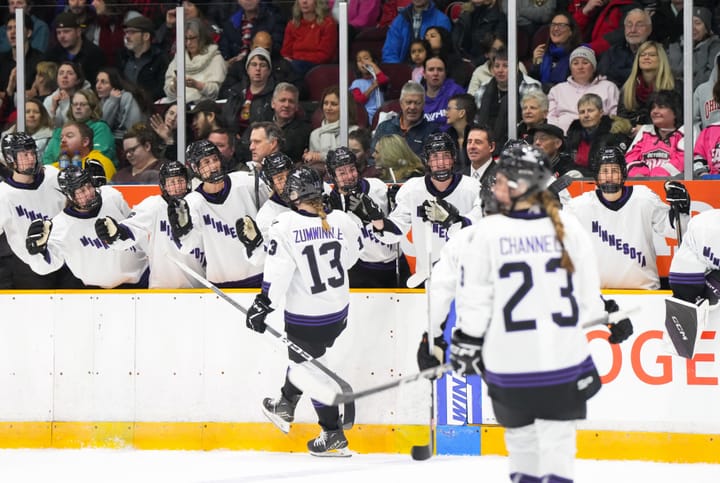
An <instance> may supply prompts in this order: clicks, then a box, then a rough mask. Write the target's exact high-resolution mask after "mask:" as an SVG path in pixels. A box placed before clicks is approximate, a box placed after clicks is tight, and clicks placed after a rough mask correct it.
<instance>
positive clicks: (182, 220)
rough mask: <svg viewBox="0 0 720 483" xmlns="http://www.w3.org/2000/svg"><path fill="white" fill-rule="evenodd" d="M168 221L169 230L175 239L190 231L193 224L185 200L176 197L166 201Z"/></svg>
mask: <svg viewBox="0 0 720 483" xmlns="http://www.w3.org/2000/svg"><path fill="white" fill-rule="evenodd" d="M168 221H169V222H170V231H172V235H173V237H174V238H175V239H176V240H179V239H180V238H181V237H183V236H185V235H187V234H188V233H190V230H192V227H193V224H192V219H191V217H190V210H189V209H188V204H187V201H185V200H184V199H182V198H179V199H177V198H176V199H173V200H171V201H170V202H169V203H168Z"/></svg>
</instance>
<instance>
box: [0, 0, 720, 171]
mask: <svg viewBox="0 0 720 483" xmlns="http://www.w3.org/2000/svg"><path fill="white" fill-rule="evenodd" d="M34 3H35V2H33V0H9V1H8V2H7V4H8V9H7V15H6V16H5V17H4V19H3V21H2V26H0V85H1V86H3V87H4V90H3V91H2V92H0V122H2V128H3V130H4V131H12V130H13V129H14V128H13V126H14V124H15V118H16V116H17V106H16V105H15V102H14V101H15V97H16V96H15V92H16V89H17V86H16V73H15V58H16V57H17V52H16V49H15V46H16V38H17V34H18V32H17V31H16V28H15V15H14V12H15V9H17V8H23V9H24V13H25V17H24V23H25V32H24V33H23V35H24V37H25V40H26V43H25V70H26V73H25V84H26V85H25V93H26V96H27V98H28V99H29V100H35V99H37V100H39V101H41V102H42V105H41V106H40V107H39V110H40V111H41V112H40V114H39V116H38V119H41V120H43V123H42V124H43V125H42V126H37V127H35V126H33V127H32V128H29V129H28V130H29V131H30V133H31V134H32V135H33V136H35V137H36V138H37V141H38V142H39V145H40V146H41V153H42V155H43V160H44V162H45V163H53V162H56V161H57V156H59V155H60V153H61V152H62V151H63V150H62V149H60V148H61V146H58V145H56V144H57V143H56V142H55V140H57V138H58V134H56V135H55V140H53V139H51V140H49V141H48V140H47V139H45V138H44V136H46V134H47V129H48V128H49V129H54V130H57V131H56V133H59V132H60V130H62V127H63V126H64V124H65V123H67V122H69V121H73V120H80V121H81V122H86V123H89V125H90V126H91V128H92V129H93V132H94V138H95V146H94V148H95V149H97V150H99V151H100V152H102V153H103V154H104V156H105V157H107V158H108V159H110V160H111V161H112V162H113V164H114V166H115V168H116V169H119V168H124V167H127V166H128V165H129V160H128V158H127V156H126V154H125V150H124V141H123V140H124V138H125V134H126V133H127V132H128V131H129V130H131V129H132V128H133V127H134V126H136V125H142V126H144V127H147V128H150V130H151V131H153V132H154V134H155V136H156V138H155V140H154V142H156V143H157V144H158V145H159V146H160V151H159V152H158V155H159V156H160V159H173V158H176V157H177V152H176V149H175V148H174V143H175V139H176V137H177V134H176V133H175V132H174V130H175V128H170V127H168V123H167V122H166V120H165V119H162V118H163V117H164V116H165V111H167V110H168V108H169V107H170V106H172V105H173V104H174V103H175V99H176V93H177V90H178V88H181V87H182V88H183V89H184V90H185V98H186V101H187V102H188V105H187V106H186V107H185V109H181V110H180V112H179V113H178V112H177V111H175V114H172V113H170V114H169V115H171V116H172V115H175V116H177V115H178V114H180V115H183V114H184V115H186V116H188V120H189V121H190V120H191V122H188V124H190V125H192V129H190V130H188V135H189V136H190V139H189V140H196V139H200V138H207V136H208V135H209V133H210V131H213V130H216V129H225V130H227V132H228V134H229V135H230V136H231V137H232V143H231V144H232V146H233V151H234V152H233V154H232V156H230V158H232V159H234V161H233V162H232V163H231V164H233V165H234V166H236V167H237V168H238V169H242V167H243V166H244V164H245V162H246V161H247V160H248V159H250V146H249V134H250V133H249V132H248V128H249V126H250V125H251V124H252V123H254V122H265V121H270V122H276V123H277V124H278V125H279V126H280V127H281V128H282V130H283V131H284V132H288V133H289V134H290V136H288V137H289V145H287V146H286V147H285V149H286V151H287V153H286V154H288V155H289V156H290V157H291V159H293V161H294V162H296V163H303V162H309V163H311V164H312V165H313V166H314V167H316V168H318V170H320V171H321V172H322V171H323V170H324V168H323V166H322V160H323V159H324V154H323V153H326V152H327V150H328V149H330V148H333V147H334V146H335V145H336V143H337V139H338V134H339V132H338V130H337V129H338V126H336V124H337V121H336V120H332V119H334V114H333V113H332V112H329V111H328V110H327V106H326V104H328V101H327V99H326V98H325V96H324V95H323V96H322V98H321V97H320V96H319V95H318V94H313V95H311V92H316V93H319V92H320V91H322V87H321V88H320V89H317V88H316V89H311V88H309V87H313V86H308V85H306V83H305V76H306V74H308V73H309V72H310V71H312V70H313V69H314V68H316V67H318V66H325V67H326V66H327V65H328V64H329V65H335V66H336V68H337V62H338V58H339V52H338V23H337V15H338V9H337V6H338V5H337V2H335V1H334V0H287V1H280V0H237V2H212V1H202V0H197V1H187V0H186V1H183V2H182V6H183V7H184V11H185V17H186V18H185V35H184V39H185V42H184V44H185V45H184V47H185V48H184V50H182V52H183V53H184V55H185V78H184V79H178V77H177V72H176V67H175V58H174V57H175V56H176V50H177V49H176V47H177V46H176V45H175V38H176V37H175V26H176V23H177V18H176V6H177V2H171V1H158V2H131V3H127V2H108V1H92V2H91V1H89V0H67V1H57V2H43V3H42V4H39V3H38V4H37V5H35V4H34ZM360 3H362V8H361V7H360ZM53 4H54V5H53ZM682 8H683V4H682V2H679V1H676V0H664V1H659V2H657V3H656V2H652V3H650V2H647V1H645V0H610V1H607V0H587V1H585V0H578V1H573V2H566V1H562V0H557V1H556V0H545V1H520V2H518V4H517V14H518V18H517V27H518V29H517V30H518V38H517V46H518V56H519V63H518V76H517V78H518V86H516V88H517V89H518V94H519V97H518V100H519V105H518V117H519V118H520V123H519V124H518V127H517V133H518V137H519V138H528V137H529V132H530V131H531V130H532V129H533V128H534V127H536V126H537V125H541V124H550V125H554V126H557V127H559V128H560V129H561V130H562V131H563V134H564V139H563V140H562V141H563V149H564V152H567V153H568V154H570V155H571V156H573V157H578V156H579V158H578V159H575V164H576V165H578V166H580V167H581V168H586V167H587V166H589V163H590V161H591V159H590V158H591V157H592V155H593V153H596V152H597V151H598V150H599V149H600V147H602V146H601V145H603V146H604V145H605V143H606V142H607V140H606V138H607V134H608V129H610V128H612V129H613V134H618V135H622V136H626V137H628V138H629V139H628V140H627V141H623V142H621V143H615V144H614V145H616V146H618V147H619V148H620V149H627V148H629V146H631V145H632V146H633V147H634V148H636V147H637V146H638V145H640V146H641V145H643V144H644V143H640V142H639V141H640V138H641V137H642V136H643V135H647V134H648V133H651V132H652V131H653V130H655V131H657V130H658V129H659V128H657V126H656V124H657V123H656V122H655V121H654V119H653V118H652V116H651V111H652V106H653V105H654V104H653V103H654V102H655V99H656V97H657V96H658V94H659V93H661V92H665V91H672V92H676V93H682V85H683V79H682V49H683V37H682V28H681V27H682V23H681V22H682ZM717 10H718V9H717V7H716V6H715V4H714V3H713V2H704V1H702V0H701V1H698V2H696V3H695V6H694V7H693V11H692V19H693V35H692V42H693V77H692V80H686V82H692V84H693V87H694V91H695V96H694V113H695V114H694V116H693V130H692V136H693V138H694V139H697V138H698V136H700V134H701V131H702V130H703V129H706V128H708V127H709V126H712V125H714V124H715V123H717V122H719V121H720V119H718V115H717V112H720V87H717V86H716V84H717V79H718V75H717V66H718V57H717V55H718V52H720V40H719V39H718V36H717V35H715V33H714V32H715V30H717V29H718V22H717V18H716V16H717V15H716V14H717ZM348 13H349V24H350V51H349V54H351V57H350V58H351V61H352V62H351V64H352V68H353V70H354V77H355V80H354V81H352V86H351V92H350V94H351V97H350V99H351V100H354V101H355V102H352V101H351V105H350V106H347V108H348V109H350V110H351V111H357V112H356V113H355V112H354V114H356V115H354V116H353V120H352V122H351V125H352V126H353V129H355V128H356V127H358V126H359V127H367V129H368V130H369V132H370V136H371V137H370V139H371V140H370V149H369V154H368V166H371V167H372V166H373V165H374V164H375V157H374V146H375V145H376V144H377V142H378V140H379V138H380V137H382V136H385V135H389V134H400V135H401V136H402V137H403V138H404V139H405V140H406V141H407V143H408V145H409V147H410V149H411V150H413V151H415V152H416V154H419V150H420V146H421V145H422V140H423V138H424V136H425V135H427V134H428V133H430V132H433V131H435V130H441V131H448V132H449V133H450V134H451V136H452V137H453V139H455V140H456V142H458V146H457V147H458V152H459V153H460V154H461V156H460V158H461V163H460V166H458V169H461V168H464V167H466V166H467V150H466V146H464V145H463V144H462V143H464V142H465V141H466V139H465V138H466V136H464V135H458V134H462V133H460V132H459V131H458V127H457V126H453V124H457V123H458V122H460V124H463V123H464V122H467V123H468V125H470V124H472V123H477V124H481V125H487V126H489V127H490V128H491V129H492V130H493V139H495V141H496V143H495V146H496V151H495V154H496V155H497V154H498V150H499V149H500V148H501V147H502V145H503V144H504V143H505V141H506V140H507V137H508V136H507V111H508V105H507V92H508V88H509V86H508V85H507V79H508V68H509V66H508V62H507V50H506V45H507V32H508V19H507V16H506V2H498V1H497V0H468V1H460V2H458V1H455V2H452V1H449V0H371V1H363V2H361V1H360V0H350V1H349V6H348ZM371 32H379V34H377V33H376V34H373V35H370V33H371ZM367 39H376V40H375V41H374V43H373V42H372V41H368V40H367ZM397 65H405V66H407V68H406V69H403V70H398V69H397V68H394V67H393V66H397ZM336 72H337V71H336ZM349 74H350V76H352V75H353V74H352V73H349ZM338 75H339V73H338ZM327 77H328V79H327V80H325V79H322V82H326V85H323V87H325V88H330V87H332V86H333V84H335V86H337V84H338V82H337V80H335V82H333V81H332V80H333V79H336V78H335V77H334V76H333V75H329V76H327ZM315 79H316V77H313V81H312V82H313V83H314V82H315ZM410 80H412V81H415V82H416V83H417V85H416V86H414V87H413V88H414V89H416V90H417V93H418V94H419V93H420V89H422V96H423V97H424V99H423V102H422V103H421V105H422V122H420V121H421V119H420V117H418V113H417V112H414V111H417V109H415V110H414V109H413V108H412V107H411V106H409V105H408V103H414V102H415V100H414V99H413V100H408V98H407V97H406V98H405V99H404V100H401V99H399V97H400V96H399V93H400V87H401V86H404V85H405V84H406V82H407V81H410ZM278 86H282V88H280V89H277V87H278ZM289 86H292V87H294V88H295V89H296V90H297V92H296V93H293V92H292V89H290V88H289ZM326 90H327V89H326ZM80 91H83V94H81V96H80V98H79V100H78V101H77V104H78V105H79V104H82V103H87V104H89V105H90V109H89V112H91V113H92V115H88V116H86V117H85V118H84V119H82V116H81V119H77V118H76V117H74V116H73V112H74V111H75V110H76V109H74V108H73V102H74V101H73V99H74V98H75V96H76V94H77V93H78V92H80ZM88 91H89V92H92V93H93V95H89V94H88ZM460 94H469V95H470V96H472V97H473V98H474V100H475V106H474V107H475V108H474V110H473V112H470V111H469V110H464V115H463V116H462V117H459V116H457V115H451V114H450V111H452V110H453V108H454V107H457V106H455V105H453V102H454V101H452V100H451V99H457V97H456V96H458V95H460ZM538 94H544V95H545V96H546V97H541V96H540V95H538ZM587 94H597V95H598V96H599V98H600V99H601V100H602V106H601V109H600V110H599V111H598V112H597V113H595V114H596V115H595V116H594V119H595V121H597V123H596V124H588V123H589V122H590V121H589V120H587V119H586V120H583V116H585V117H586V118H587V116H586V115H585V114H584V111H588V109H587V107H588V106H592V102H585V103H584V104H583V106H585V108H586V109H584V111H583V112H581V110H580V109H579V106H580V103H579V101H580V100H581V99H585V96H586V95H587ZM313 96H315V97H313ZM664 98H665V99H668V98H674V97H673V96H669V97H668V96H667V95H665V97H664ZM83 99H85V100H83ZM96 99H97V101H98V102H97V103H96ZM338 100H339V96H338ZM205 102H209V103H213V104H214V105H215V106H216V107H215V108H211V109H210V111H208V108H207V104H204V105H205V107H204V109H205V110H204V111H203V112H205V113H207V112H211V114H210V115H211V116H212V117H214V122H213V123H211V124H207V123H205V124H203V123H204V122H205V121H206V120H207V119H204V118H203V116H204V115H205V114H198V111H197V110H196V107H195V105H196V104H201V103H205ZM96 104H98V105H97V106H96ZM456 104H457V102H456ZM34 106H37V103H35V104H32V106H30V105H28V106H26V110H27V109H30V110H31V111H33V112H34V111H35V110H38V108H37V107H34ZM98 106H99V111H98V109H96V107H98ZM671 107H672V109H671V110H677V109H678V107H677V106H671ZM344 108H345V106H339V105H338V106H337V109H338V110H343V109H344ZM193 109H195V110H193ZM589 110H593V109H592V108H590V109H589ZM316 111H317V112H316ZM206 117H207V116H206ZM48 118H49V120H50V125H49V126H47V125H44V124H45V123H44V120H45V119H48ZM678 120H679V121H682V119H676V120H675V121H673V125H675V124H678V123H677V121H678ZM624 121H628V122H629V123H630V126H631V129H630V131H629V132H628V131H627V124H626V123H625V122H624ZM388 123H389V124H388ZM137 127H138V128H139V127H140V126H137ZM460 128H461V129H465V128H466V127H465V126H461V127H460ZM596 130H599V131H600V132H599V133H597V132H596ZM619 130H621V131H622V132H620V131H619ZM108 131H109V132H110V133H111V135H112V141H114V142H113V143H109V144H107V143H106V133H107V132H108ZM676 131H677V133H674V134H673V136H665V135H659V132H656V133H655V134H656V137H657V138H658V139H660V140H661V141H663V142H665V143H666V144H667V142H668V141H667V140H668V139H671V138H672V139H675V138H677V137H678V136H680V137H681V138H682V137H683V136H684V131H685V129H684V126H683V124H682V122H681V123H680V124H678V125H677V129H676ZM715 131H717V130H716V129H714V128H713V129H712V132H715ZM622 136H621V137H622ZM703 139H704V143H705V144H707V143H708V142H712V141H713V139H714V136H713V139H710V138H709V137H708V135H704V136H703ZM46 145H47V147H46ZM682 145H683V143H682V142H680V143H676V144H675V145H674V146H673V147H672V149H669V150H668V151H671V152H673V154H672V156H676V155H677V153H675V152H674V150H679V152H680V157H682V155H681V151H682ZM589 146H593V147H592V149H590V148H589ZM623 147H624V148H623ZM719 151H720V150H719ZM654 154H657V153H654ZM707 157H708V156H707V155H701V154H700V153H698V154H697V155H696V158H697V162H696V169H695V172H696V174H697V175H698V176H704V175H708V174H715V172H716V169H715V165H717V164H719V162H718V161H717V160H714V159H706V158H707ZM651 158H652V157H650V156H647V155H646V153H640V154H639V158H638V155H637V153H635V152H634V153H633V160H632V161H633V163H636V164H637V163H638V162H639V163H641V164H643V163H645V164H646V165H647V168H648V169H642V170H631V173H634V174H638V173H641V172H650V173H655V172H657V171H656V170H654V167H656V165H657V163H658V162H659V161H658V160H657V158H652V159H651ZM698 163H699V164H698ZM680 168H681V169H680V170H679V172H680V173H682V172H683V169H682V168H683V167H682V166H680ZM580 172H583V173H585V172H586V170H583V169H581V170H580ZM632 175H633V174H631V176H632Z"/></svg>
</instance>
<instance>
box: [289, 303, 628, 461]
mask: <svg viewBox="0 0 720 483" xmlns="http://www.w3.org/2000/svg"><path fill="white" fill-rule="evenodd" d="M639 310H640V307H639V306H636V307H632V308H630V309H627V310H618V311H617V312H613V313H611V314H607V313H606V314H605V315H603V316H602V317H598V318H597V319H594V320H589V321H587V322H584V323H582V324H581V325H580V327H582V328H583V329H588V328H590V327H594V326H596V325H607V324H615V323H617V322H619V321H621V320H622V319H626V318H628V317H629V316H630V315H631V314H634V313H636V312H638V311H639ZM451 370H452V366H451V365H450V364H443V365H440V366H437V367H431V368H430V369H425V370H424V371H420V372H417V373H415V374H410V375H408V376H405V377H401V378H399V379H395V380H394V381H389V382H386V383H383V384H380V385H378V386H374V387H370V388H367V389H363V390H361V391H357V392H353V393H336V392H333V390H332V388H330V387H329V386H328V385H326V384H324V383H322V382H321V381H319V380H318V378H314V377H312V376H311V375H310V374H309V373H306V374H303V375H302V377H303V378H302V379H300V378H298V379H295V380H294V381H293V382H294V383H295V382H297V384H298V387H301V388H302V390H303V391H305V392H307V393H308V394H311V395H312V398H313V399H315V400H317V401H320V402H322V403H323V404H326V405H328V406H336V405H338V404H346V403H348V402H349V401H354V400H356V399H360V398H364V397H367V396H372V395H373V394H377V393H380V392H384V391H387V390H388V389H393V388H395V387H399V386H403V385H405V384H408V383H411V382H415V381H419V380H421V379H433V378H436V377H440V376H442V375H443V374H445V373H446V372H449V371H451ZM414 447H416V446H414ZM421 447H422V446H421Z"/></svg>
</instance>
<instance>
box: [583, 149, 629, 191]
mask: <svg viewBox="0 0 720 483" xmlns="http://www.w3.org/2000/svg"><path fill="white" fill-rule="evenodd" d="M593 161H594V162H593V167H592V168H593V170H592V171H593V177H594V178H595V183H596V184H597V187H598V189H599V190H600V191H602V192H603V193H608V194H612V193H617V192H618V191H620V190H621V189H622V188H623V186H624V185H625V180H627V177H628V171H627V162H626V161H625V156H624V155H623V153H622V151H621V150H620V149H619V148H617V147H610V146H608V147H605V148H603V149H601V150H600V152H598V154H597V155H596V156H595V159H594V160H593ZM604 164H615V165H617V166H618V167H619V168H620V174H621V181H620V183H602V184H600V181H599V179H598V178H599V175H600V168H601V167H602V166H603V165H604Z"/></svg>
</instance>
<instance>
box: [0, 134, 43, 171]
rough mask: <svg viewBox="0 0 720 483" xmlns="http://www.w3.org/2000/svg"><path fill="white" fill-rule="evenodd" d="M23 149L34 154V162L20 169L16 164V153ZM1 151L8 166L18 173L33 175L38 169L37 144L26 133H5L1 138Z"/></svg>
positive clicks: (39, 164)
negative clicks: (29, 166) (31, 165)
mask: <svg viewBox="0 0 720 483" xmlns="http://www.w3.org/2000/svg"><path fill="white" fill-rule="evenodd" d="M25 151H30V152H32V153H33V154H34V155H35V164H34V165H33V167H32V168H28V169H25V170H23V171H20V170H19V169H18V166H17V155H18V153H20V152H25ZM2 153H3V157H4V158H5V163H7V165H8V167H10V169H12V170H13V171H15V172H17V173H19V174H26V175H34V174H37V173H38V172H39V171H40V167H41V163H40V162H39V161H38V152H37V144H36V143H35V139H33V137H32V136H31V135H29V134H27V133H24V132H16V133H11V134H7V135H6V136H5V137H4V138H3V139H2Z"/></svg>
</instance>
